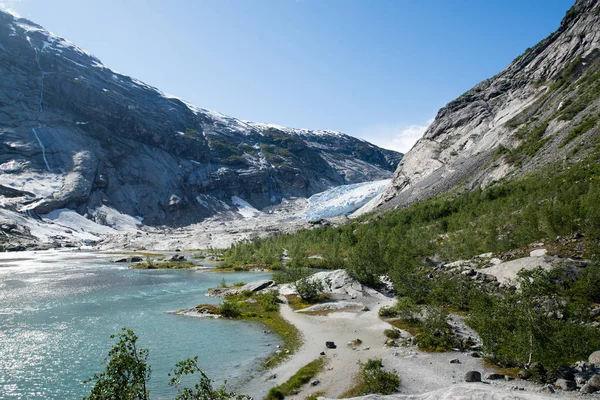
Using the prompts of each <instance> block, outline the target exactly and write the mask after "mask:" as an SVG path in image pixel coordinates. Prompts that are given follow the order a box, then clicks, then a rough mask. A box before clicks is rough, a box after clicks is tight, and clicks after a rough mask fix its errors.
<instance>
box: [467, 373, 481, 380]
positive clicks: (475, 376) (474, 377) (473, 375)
mask: <svg viewBox="0 0 600 400" xmlns="http://www.w3.org/2000/svg"><path fill="white" fill-rule="evenodd" d="M465 382H481V372H478V371H469V372H467V373H466V374H465Z"/></svg>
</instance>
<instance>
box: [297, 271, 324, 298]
mask: <svg viewBox="0 0 600 400" xmlns="http://www.w3.org/2000/svg"><path fill="white" fill-rule="evenodd" d="M294 287H295V288H296V291H297V292H298V296H300V298H301V299H302V300H304V301H307V302H309V303H314V302H316V301H317V300H318V299H319V296H320V295H321V293H323V284H322V283H321V281H320V280H317V279H312V278H311V277H307V278H302V279H300V280H298V281H296V283H294Z"/></svg>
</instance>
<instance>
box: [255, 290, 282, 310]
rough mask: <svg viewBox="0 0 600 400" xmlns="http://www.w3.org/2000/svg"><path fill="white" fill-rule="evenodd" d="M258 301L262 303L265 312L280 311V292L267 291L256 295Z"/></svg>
mask: <svg viewBox="0 0 600 400" xmlns="http://www.w3.org/2000/svg"><path fill="white" fill-rule="evenodd" d="M256 297H257V299H258V300H259V301H260V302H261V305H262V307H263V308H264V310H265V311H277V310H279V304H280V303H281V300H279V291H278V290H267V291H262V292H261V293H259V294H257V295H256Z"/></svg>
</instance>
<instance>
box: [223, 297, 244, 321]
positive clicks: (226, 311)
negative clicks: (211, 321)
mask: <svg viewBox="0 0 600 400" xmlns="http://www.w3.org/2000/svg"><path fill="white" fill-rule="evenodd" d="M219 311H220V314H221V315H222V316H224V317H225V318H236V317H239V316H240V308H239V306H238V305H237V303H236V302H235V301H233V300H225V301H224V302H223V303H222V304H221V307H220V308H219Z"/></svg>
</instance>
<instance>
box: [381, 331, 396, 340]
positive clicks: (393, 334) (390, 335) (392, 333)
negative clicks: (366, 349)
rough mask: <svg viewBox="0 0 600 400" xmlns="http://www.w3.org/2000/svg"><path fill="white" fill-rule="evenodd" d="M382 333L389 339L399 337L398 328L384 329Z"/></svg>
mask: <svg viewBox="0 0 600 400" xmlns="http://www.w3.org/2000/svg"><path fill="white" fill-rule="evenodd" d="M383 334H384V335H385V336H386V337H387V338H390V339H400V331H399V330H398V329H386V330H384V331H383Z"/></svg>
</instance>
